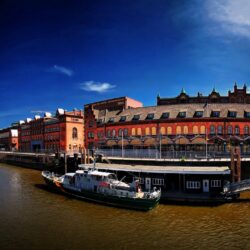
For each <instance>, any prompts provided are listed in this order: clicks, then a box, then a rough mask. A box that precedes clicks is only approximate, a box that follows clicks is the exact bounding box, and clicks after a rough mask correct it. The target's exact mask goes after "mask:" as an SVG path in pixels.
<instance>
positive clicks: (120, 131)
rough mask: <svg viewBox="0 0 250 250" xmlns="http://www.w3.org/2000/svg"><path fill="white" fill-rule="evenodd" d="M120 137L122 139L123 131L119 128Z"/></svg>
mask: <svg viewBox="0 0 250 250" xmlns="http://www.w3.org/2000/svg"><path fill="white" fill-rule="evenodd" d="M118 136H119V137H122V129H121V128H119V130H118Z"/></svg>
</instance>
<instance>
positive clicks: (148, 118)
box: [146, 113, 155, 120]
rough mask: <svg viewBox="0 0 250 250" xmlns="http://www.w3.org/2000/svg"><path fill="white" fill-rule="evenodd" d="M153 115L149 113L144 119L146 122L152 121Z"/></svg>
mask: <svg viewBox="0 0 250 250" xmlns="http://www.w3.org/2000/svg"><path fill="white" fill-rule="evenodd" d="M154 116H155V114H154V113H149V114H148V115H147V117H146V120H153V119H154Z"/></svg>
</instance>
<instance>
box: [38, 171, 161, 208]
mask: <svg viewBox="0 0 250 250" xmlns="http://www.w3.org/2000/svg"><path fill="white" fill-rule="evenodd" d="M43 178H44V180H45V182H46V183H47V184H48V185H49V186H51V187H53V188H56V189H57V190H59V191H61V192H62V193H64V194H66V195H70V196H72V197H75V198H77V199H82V200H86V201H90V202H95V203H100V204H104V205H108V206H114V207H120V208H126V209H133V210H141V211H148V210H151V209H153V208H154V207H156V206H157V205H158V203H159V200H160V196H158V197H157V198H154V199H144V198H129V197H119V196H112V195H107V194H103V193H98V192H92V191H87V190H74V189H71V188H68V187H66V186H64V185H63V184H62V183H60V182H58V181H55V180H53V179H51V178H50V177H49V176H46V175H43Z"/></svg>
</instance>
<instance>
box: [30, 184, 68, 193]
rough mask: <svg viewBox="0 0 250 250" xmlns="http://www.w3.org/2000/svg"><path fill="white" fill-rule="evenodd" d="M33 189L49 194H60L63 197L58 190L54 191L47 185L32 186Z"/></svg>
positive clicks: (54, 189)
mask: <svg viewBox="0 0 250 250" xmlns="http://www.w3.org/2000/svg"><path fill="white" fill-rule="evenodd" d="M34 187H35V188H38V189H40V190H44V191H47V192H49V193H54V194H60V195H64V194H63V193H62V192H61V191H60V190H58V189H56V188H52V187H50V186H49V185H47V184H34Z"/></svg>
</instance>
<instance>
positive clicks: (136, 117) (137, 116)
mask: <svg viewBox="0 0 250 250" xmlns="http://www.w3.org/2000/svg"><path fill="white" fill-rule="evenodd" d="M132 120H133V121H138V120H140V115H134V117H133V119H132Z"/></svg>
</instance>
